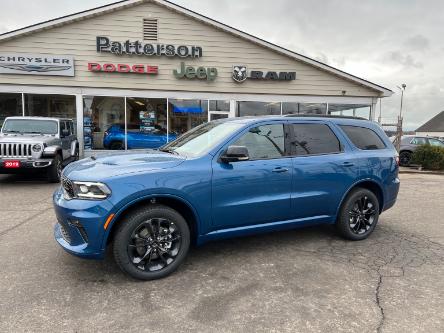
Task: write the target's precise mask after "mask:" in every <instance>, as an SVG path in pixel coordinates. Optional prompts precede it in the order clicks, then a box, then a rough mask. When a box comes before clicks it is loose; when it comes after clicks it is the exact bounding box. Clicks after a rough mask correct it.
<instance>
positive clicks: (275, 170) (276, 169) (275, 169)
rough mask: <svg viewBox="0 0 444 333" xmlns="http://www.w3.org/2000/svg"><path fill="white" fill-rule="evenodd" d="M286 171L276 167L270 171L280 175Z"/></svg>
mask: <svg viewBox="0 0 444 333" xmlns="http://www.w3.org/2000/svg"><path fill="white" fill-rule="evenodd" d="M287 171H288V169H287V168H283V167H276V168H274V169H273V170H272V172H277V173H281V172H287Z"/></svg>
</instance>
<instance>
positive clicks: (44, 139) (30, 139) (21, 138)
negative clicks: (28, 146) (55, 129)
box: [0, 134, 57, 144]
mask: <svg viewBox="0 0 444 333" xmlns="http://www.w3.org/2000/svg"><path fill="white" fill-rule="evenodd" d="M54 140H57V138H56V137H55V136H52V135H39V134H35V135H34V134H32V135H31V134H26V135H21V134H0V142H5V143H6V142H7V143H9V142H10V143H42V144H43V143H51V142H53V141H54Z"/></svg>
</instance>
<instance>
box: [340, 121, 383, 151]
mask: <svg viewBox="0 0 444 333" xmlns="http://www.w3.org/2000/svg"><path fill="white" fill-rule="evenodd" d="M339 127H341V129H342V130H343V131H344V132H345V134H346V135H347V136H348V138H349V139H350V141H351V142H353V144H354V145H355V146H356V147H358V148H359V149H362V150H375V149H384V148H386V146H385V144H384V141H382V139H381V138H380V137H379V136H378V134H376V132H375V131H373V130H371V129H370V128H366V127H359V126H352V125H339Z"/></svg>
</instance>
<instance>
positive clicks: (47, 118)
mask: <svg viewBox="0 0 444 333" xmlns="http://www.w3.org/2000/svg"><path fill="white" fill-rule="evenodd" d="M6 119H32V120H65V121H66V120H69V121H72V119H70V118H57V117H36V116H25V117H23V116H15V117H6ZM6 119H5V120H6Z"/></svg>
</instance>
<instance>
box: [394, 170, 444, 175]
mask: <svg viewBox="0 0 444 333" xmlns="http://www.w3.org/2000/svg"><path fill="white" fill-rule="evenodd" d="M399 173H410V174H418V175H440V176H444V172H443V171H419V170H399Z"/></svg>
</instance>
